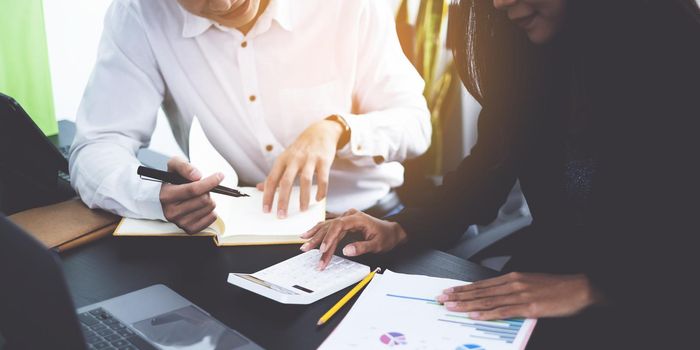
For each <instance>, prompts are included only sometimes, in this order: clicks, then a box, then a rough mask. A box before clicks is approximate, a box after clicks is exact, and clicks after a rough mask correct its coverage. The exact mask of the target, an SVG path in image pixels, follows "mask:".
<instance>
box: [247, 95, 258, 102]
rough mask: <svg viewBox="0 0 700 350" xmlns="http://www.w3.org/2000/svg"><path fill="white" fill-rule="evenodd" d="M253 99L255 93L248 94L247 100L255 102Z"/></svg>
mask: <svg viewBox="0 0 700 350" xmlns="http://www.w3.org/2000/svg"><path fill="white" fill-rule="evenodd" d="M255 99H256V97H255V95H250V96H248V100H250V102H255Z"/></svg>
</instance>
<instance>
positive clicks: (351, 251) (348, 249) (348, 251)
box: [343, 245, 357, 256]
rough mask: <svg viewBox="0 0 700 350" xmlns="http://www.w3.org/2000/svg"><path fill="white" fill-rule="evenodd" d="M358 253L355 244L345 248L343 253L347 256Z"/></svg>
mask: <svg viewBox="0 0 700 350" xmlns="http://www.w3.org/2000/svg"><path fill="white" fill-rule="evenodd" d="M356 253H357V249H355V247H354V246H351V245H349V246H346V247H345V248H343V255H345V256H355V254H356Z"/></svg>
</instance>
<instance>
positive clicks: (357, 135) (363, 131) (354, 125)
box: [336, 114, 384, 166]
mask: <svg viewBox="0 0 700 350" xmlns="http://www.w3.org/2000/svg"><path fill="white" fill-rule="evenodd" d="M339 115H340V116H341V117H342V118H343V120H345V123H347V124H348V126H349V127H350V141H349V142H348V143H347V144H346V145H345V146H343V148H341V149H339V150H338V151H337V152H336V155H337V156H338V157H339V158H343V159H348V160H350V161H352V162H353V163H355V164H356V165H359V166H373V165H377V164H381V163H383V162H384V156H383V155H382V153H383V152H382V151H381V150H378V149H375V148H376V147H375V146H374V145H376V143H375V142H374V140H372V137H374V136H373V135H374V132H373V131H374V129H375V124H374V123H373V120H372V118H370V117H368V116H366V115H356V114H339Z"/></svg>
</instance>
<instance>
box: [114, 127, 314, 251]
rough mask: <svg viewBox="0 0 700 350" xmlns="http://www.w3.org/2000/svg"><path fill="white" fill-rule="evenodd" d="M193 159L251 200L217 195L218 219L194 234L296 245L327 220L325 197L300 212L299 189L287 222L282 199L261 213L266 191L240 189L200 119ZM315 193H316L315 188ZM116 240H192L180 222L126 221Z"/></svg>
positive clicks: (222, 241) (193, 135)
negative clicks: (281, 213)
mask: <svg viewBox="0 0 700 350" xmlns="http://www.w3.org/2000/svg"><path fill="white" fill-rule="evenodd" d="M190 159H191V162H192V164H193V165H195V166H196V167H197V168H198V169H199V170H200V171H201V172H202V174H205V176H206V175H208V174H212V173H214V172H217V171H220V172H223V173H224V176H225V179H224V181H223V182H222V185H224V186H227V187H232V188H237V189H238V190H239V191H240V192H242V193H245V194H248V195H249V196H250V197H238V198H234V197H229V196H224V195H220V194H216V193H212V194H211V196H212V198H213V199H214V201H215V202H216V209H215V211H216V213H217V214H218V216H219V218H218V219H217V221H216V222H214V223H213V224H212V225H211V226H209V227H208V228H206V229H205V230H203V231H202V232H200V233H198V234H195V235H193V236H212V237H213V238H214V242H215V243H216V244H217V245H219V246H222V245H257V244H293V243H302V242H304V240H303V239H301V238H300V237H299V236H300V235H301V234H302V233H304V232H306V231H307V230H309V229H311V228H312V227H313V226H314V225H316V224H317V223H318V222H320V221H323V220H324V219H325V216H326V202H325V199H323V200H321V201H315V198H313V197H314V196H313V195H312V198H311V203H310V205H309V209H308V210H306V211H304V212H302V211H301V210H300V208H299V187H294V188H293V190H292V195H291V197H290V201H289V210H288V214H287V218H286V219H278V218H277V215H276V213H277V201H276V199H277V197H275V202H274V204H273V208H272V210H271V211H270V213H268V214H265V213H263V211H262V194H263V193H262V192H261V191H259V190H258V189H256V188H254V187H236V185H237V184H238V177H237V176H236V173H235V172H234V171H233V168H231V166H230V165H229V163H228V162H227V161H226V160H225V159H224V158H223V157H222V156H221V155H220V154H219V153H218V152H217V151H216V149H215V148H214V146H212V145H211V144H210V143H209V140H208V139H207V138H206V135H205V134H204V131H203V130H202V127H201V125H200V124H199V121H198V120H197V118H195V119H194V120H193V122H192V128H191V130H190ZM311 193H312V194H315V193H316V189H315V188H313V189H312V191H311ZM114 235H115V236H189V235H188V234H186V233H185V232H184V231H183V230H181V229H180V228H179V227H177V226H176V225H175V224H172V223H169V222H163V221H159V220H143V219H130V218H124V219H122V221H121V222H120V223H119V225H118V226H117V228H116V230H115V231H114Z"/></svg>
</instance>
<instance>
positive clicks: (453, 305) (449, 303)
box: [445, 301, 457, 308]
mask: <svg viewBox="0 0 700 350" xmlns="http://www.w3.org/2000/svg"><path fill="white" fill-rule="evenodd" d="M455 306H457V303H455V302H454V301H448V302H446V303H445V307H448V308H450V307H455Z"/></svg>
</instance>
